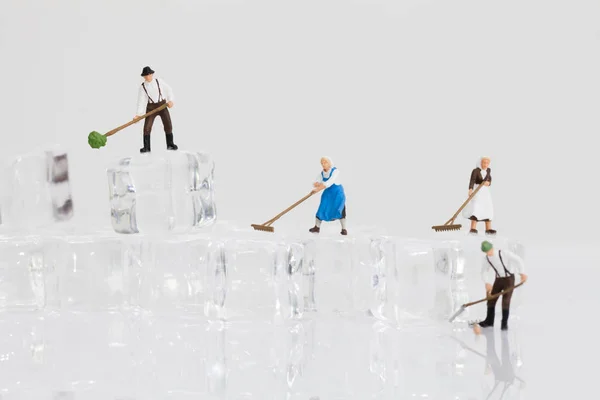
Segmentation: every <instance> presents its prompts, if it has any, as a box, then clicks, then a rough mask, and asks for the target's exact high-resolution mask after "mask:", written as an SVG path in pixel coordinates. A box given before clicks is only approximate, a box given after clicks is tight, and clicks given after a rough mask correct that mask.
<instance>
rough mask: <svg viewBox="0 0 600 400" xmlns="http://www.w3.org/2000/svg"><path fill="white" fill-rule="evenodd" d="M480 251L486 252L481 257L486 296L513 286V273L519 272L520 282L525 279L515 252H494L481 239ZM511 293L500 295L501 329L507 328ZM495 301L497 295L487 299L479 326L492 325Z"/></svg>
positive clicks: (499, 250)
mask: <svg viewBox="0 0 600 400" xmlns="http://www.w3.org/2000/svg"><path fill="white" fill-rule="evenodd" d="M481 251H483V252H484V253H485V254H486V256H485V257H484V258H483V265H482V271H481V274H482V277H483V281H484V282H485V292H486V295H487V296H488V297H489V296H490V295H493V294H496V293H500V292H501V291H503V290H506V289H510V288H512V287H514V286H515V273H519V275H520V277H521V281H522V282H525V281H527V275H525V274H524V273H523V271H524V263H523V260H522V259H521V258H520V257H519V256H517V255H516V254H514V253H512V252H510V251H508V250H501V249H498V251H497V252H496V249H494V246H493V245H492V243H490V242H488V241H483V242H482V243H481ZM512 294H513V291H512V290H511V291H509V292H507V293H505V294H503V295H502V325H501V329H502V330H507V329H508V316H509V312H510V300H511V298H512ZM497 301H498V297H496V298H494V299H491V300H488V302H487V315H486V317H485V320H483V321H482V322H479V323H478V325H479V326H480V327H482V328H486V327H490V326H494V318H495V312H496V302H497Z"/></svg>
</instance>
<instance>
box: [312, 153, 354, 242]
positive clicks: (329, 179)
mask: <svg viewBox="0 0 600 400" xmlns="http://www.w3.org/2000/svg"><path fill="white" fill-rule="evenodd" d="M321 165H322V166H323V171H322V172H321V173H320V174H319V176H318V177H317V181H316V182H315V183H313V186H314V189H313V190H312V193H318V192H320V191H321V190H323V194H322V195H321V203H320V205H319V209H318V210H317V215H316V219H315V226H314V227H312V228H310V229H309V232H312V233H319V232H320V231H321V222H322V221H335V220H340V223H341V224H342V231H341V234H342V235H347V234H348V231H347V230H346V194H345V192H344V187H343V186H342V184H341V181H340V171H339V170H338V169H337V168H336V167H334V166H333V161H331V158H329V157H322V158H321Z"/></svg>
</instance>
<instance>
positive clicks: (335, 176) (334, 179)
mask: <svg viewBox="0 0 600 400" xmlns="http://www.w3.org/2000/svg"><path fill="white" fill-rule="evenodd" d="M323 174H324V175H325V178H327V177H328V176H330V175H331V177H330V178H329V179H328V180H327V182H325V181H323V176H322V175H321V174H319V176H318V177H317V180H316V182H318V183H323V184H324V185H325V187H326V188H328V187H329V186H331V185H333V184H334V183H335V184H336V185H341V181H340V170H339V169H337V168H336V170H335V171H333V174H332V173H331V170H329V171H328V172H325V171H323Z"/></svg>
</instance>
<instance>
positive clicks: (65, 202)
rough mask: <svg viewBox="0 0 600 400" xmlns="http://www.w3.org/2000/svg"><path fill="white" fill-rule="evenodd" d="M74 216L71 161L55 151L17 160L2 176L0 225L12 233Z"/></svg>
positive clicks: (0, 177)
mask: <svg viewBox="0 0 600 400" xmlns="http://www.w3.org/2000/svg"><path fill="white" fill-rule="evenodd" d="M72 216H73V199H72V197H71V186H70V182H69V162H68V155H67V153H66V152H65V151H63V150H61V149H59V148H54V149H50V150H45V151H42V150H40V151H34V152H31V153H28V154H25V155H22V156H19V157H17V158H15V159H14V160H13V161H12V162H10V163H9V164H8V165H6V166H4V167H3V169H2V171H1V174H0V223H1V224H2V225H4V226H5V227H7V228H11V229H13V230H30V229H33V228H36V227H46V226H49V225H52V224H54V223H56V222H61V221H66V220H69V219H71V217H72Z"/></svg>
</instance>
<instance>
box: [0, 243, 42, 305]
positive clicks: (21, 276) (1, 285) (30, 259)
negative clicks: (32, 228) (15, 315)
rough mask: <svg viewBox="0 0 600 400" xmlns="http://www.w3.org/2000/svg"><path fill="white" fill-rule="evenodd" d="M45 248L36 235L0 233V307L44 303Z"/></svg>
mask: <svg viewBox="0 0 600 400" xmlns="http://www.w3.org/2000/svg"><path fill="white" fill-rule="evenodd" d="M44 277H45V273H44V251H43V246H42V244H41V243H40V241H39V240H37V239H35V238H33V237H0V311H18V310H20V311H35V310H39V309H43V308H44V306H45V282H44Z"/></svg>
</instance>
